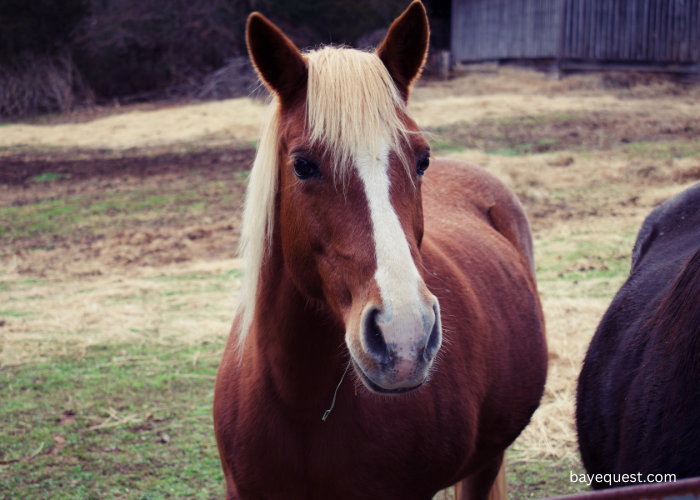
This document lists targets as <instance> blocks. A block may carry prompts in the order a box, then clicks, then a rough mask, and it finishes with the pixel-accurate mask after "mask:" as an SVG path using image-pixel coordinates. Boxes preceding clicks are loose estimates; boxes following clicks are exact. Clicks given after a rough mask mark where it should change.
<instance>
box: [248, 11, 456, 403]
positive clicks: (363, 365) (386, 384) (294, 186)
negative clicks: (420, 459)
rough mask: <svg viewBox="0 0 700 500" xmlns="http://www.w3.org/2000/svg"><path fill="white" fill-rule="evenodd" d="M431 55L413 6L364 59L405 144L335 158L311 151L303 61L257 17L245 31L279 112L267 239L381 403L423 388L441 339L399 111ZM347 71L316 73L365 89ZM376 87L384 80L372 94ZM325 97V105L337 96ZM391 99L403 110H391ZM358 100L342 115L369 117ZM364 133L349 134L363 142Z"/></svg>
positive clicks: (417, 182) (413, 164)
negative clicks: (338, 334) (325, 312)
mask: <svg viewBox="0 0 700 500" xmlns="http://www.w3.org/2000/svg"><path fill="white" fill-rule="evenodd" d="M427 44H428V27H427V17H426V15H425V10H424V8H423V6H422V5H421V4H420V2H414V3H413V4H411V6H410V7H409V8H408V9H407V11H406V12H405V13H404V14H403V15H402V16H401V17H400V18H399V19H397V20H396V21H395V22H394V24H392V26H391V28H390V29H389V33H388V35H387V38H386V39H385V41H384V42H383V43H382V45H381V46H380V47H379V49H377V53H376V55H377V56H378V58H379V60H377V57H374V56H369V55H368V54H363V56H362V57H364V58H365V60H367V61H369V60H368V59H366V58H367V57H374V59H372V61H375V62H376V64H377V65H379V67H381V68H382V70H381V71H380V72H379V73H382V72H383V74H386V73H387V71H388V74H389V75H390V80H391V81H393V85H394V86H395V89H396V90H395V91H394V93H393V94H391V96H394V97H391V96H389V95H387V97H386V99H385V100H384V101H383V102H384V104H386V103H387V102H389V103H390V105H389V106H388V108H390V109H391V113H394V114H396V113H398V115H396V116H398V120H399V121H400V122H401V123H402V126H401V127H399V128H402V129H403V130H407V131H408V132H409V133H408V134H405V137H403V139H402V140H400V141H395V140H392V138H391V137H387V136H386V134H384V133H382V132H383V131H386V130H383V129H382V128H378V129H377V130H375V131H373V132H372V133H370V134H365V135H366V136H367V137H365V138H363V139H362V140H359V141H358V140H352V141H350V140H348V141H345V139H344V138H343V137H340V138H339V140H338V142H339V143H341V144H349V143H352V144H353V145H354V146H353V148H354V149H353V150H352V151H350V154H342V153H339V151H338V150H337V149H334V147H333V145H332V144H327V143H326V144H324V143H322V142H321V143H319V141H318V137H316V138H314V137H313V135H314V131H313V130H309V126H308V120H307V118H308V116H307V112H308V111H309V106H310V105H312V104H313V105H315V104H316V103H315V102H312V96H311V93H310V92H311V91H310V90H309V89H307V82H310V76H309V75H310V73H309V72H308V71H310V70H309V69H308V67H307V66H306V63H307V62H308V61H307V59H305V58H304V57H303V56H302V55H301V54H300V53H299V52H298V50H296V48H295V47H294V46H293V44H292V43H291V42H290V41H289V40H288V39H286V37H284V35H283V34H282V33H281V32H280V31H279V30H278V29H277V28H275V27H274V26H273V25H271V24H270V23H269V21H267V20H265V19H264V18H263V17H262V16H257V17H251V21H249V25H248V45H249V49H250V53H251V58H252V59H253V62H254V63H255V65H256V68H257V69H258V71H259V73H260V75H261V77H262V78H263V80H264V81H265V82H266V83H267V84H268V86H269V87H270V88H271V89H272V90H273V91H274V92H275V93H276V94H277V96H278V98H279V100H280V125H279V131H278V134H279V138H280V140H279V159H278V164H279V166H280V170H279V184H278V196H279V212H278V213H276V226H275V231H276V232H277V233H278V234H280V238H281V247H282V253H283V256H284V260H285V264H286V267H287V269H288V270H289V273H290V275H291V277H292V280H293V281H294V283H295V284H296V286H297V287H298V288H299V290H300V291H301V292H302V293H304V294H305V295H307V296H308V297H310V298H312V299H316V300H319V301H321V302H323V303H325V304H328V306H330V308H331V309H332V310H333V311H334V313H335V314H336V316H337V317H338V319H339V320H340V321H341V322H342V323H343V324H344V325H345V330H346V333H345V341H346V343H347V346H348V349H349V351H350V354H351V356H352V361H353V364H354V367H355V370H356V372H357V374H358V376H359V377H360V379H361V380H362V381H363V382H364V384H365V385H366V386H367V387H368V388H369V389H370V390H372V391H374V392H378V393H383V394H397V393H403V392H407V391H410V390H412V389H415V388H418V387H420V386H421V385H422V384H423V383H424V382H425V380H426V379H427V376H428V370H429V368H430V366H431V364H432V361H433V359H434V357H435V355H436V353H437V351H438V349H439V347H440V344H441V338H442V336H441V326H440V312H439V306H438V302H437V299H436V298H435V297H434V296H433V295H432V294H431V293H430V292H429V291H428V289H427V287H426V285H425V283H424V280H423V275H422V273H423V271H422V269H423V268H422V265H421V256H420V246H421V241H422V238H423V213H422V204H421V187H420V186H421V182H422V174H423V173H424V170H425V168H426V167H427V165H428V163H429V156H430V150H429V146H428V144H427V142H426V141H425V140H424V139H423V138H422V137H421V136H420V134H419V133H418V127H417V126H416V124H415V122H413V120H411V119H410V118H409V117H408V115H406V114H405V112H404V110H403V109H404V107H403V102H405V101H406V100H407V99H408V95H409V91H410V85H411V82H412V81H413V80H414V79H415V78H416V76H417V74H418V73H419V72H420V69H421V67H422V64H423V61H424V59H425V53H426V50H427ZM358 58H359V59H358V61H359V62H357V64H358V65H361V64H362V62H361V61H360V59H362V58H361V57H360V56H358ZM380 61H381V62H380ZM354 63H355V60H353V64H354ZM382 64H383V66H382ZM348 66H352V64H351V65H340V66H337V67H336V69H324V70H323V71H324V72H323V74H324V75H326V74H330V75H332V78H333V81H334V82H336V84H335V85H338V86H342V85H343V83H342V82H343V81H345V80H349V81H354V82H357V83H358V84H361V83H362V82H361V81H362V80H363V78H364V76H365V74H364V73H363V71H364V69H362V68H361V69H360V70H359V71H357V70H356V71H355V73H354V74H352V75H351V74H350V69H349V68H348V69H347V71H348V73H347V74H344V73H343V71H345V68H346V67H348ZM338 68H340V70H338ZM355 69H357V68H355ZM366 71H367V74H369V73H370V72H371V71H375V74H376V67H373V66H372V63H371V62H368V66H367V68H366ZM314 75H316V74H314ZM314 78H317V76H314ZM367 78H370V77H369V76H367ZM314 81H315V80H314ZM338 82H341V83H338ZM381 84H382V81H381V76H380V77H379V79H378V83H377V86H376V87H375V88H381ZM309 85H311V83H309ZM309 88H310V87H309ZM328 90H329V93H333V92H334V90H335V87H329V88H328ZM353 90H354V87H353V88H348V87H346V88H345V90H344V91H341V92H338V93H337V94H338V96H342V97H343V98H346V96H352V95H355V96H357V93H353ZM321 95H326V94H323V93H321ZM397 95H400V98H399V97H395V96H397ZM323 98H324V99H325V97H323ZM392 98H395V99H399V104H401V106H397V107H394V105H393V104H391V103H392V102H395V101H391V99H392ZM348 99H349V100H352V97H349V98H348ZM355 99H356V102H351V103H350V105H349V106H346V107H345V108H342V107H341V115H342V110H343V109H345V110H352V109H361V108H363V106H364V109H365V112H366V110H367V109H368V108H367V106H366V100H369V99H373V97H372V92H368V93H366V94H364V95H360V97H359V98H358V97H355ZM401 99H403V101H401ZM340 101H341V99H340V98H339V99H336V101H334V102H340ZM379 101H381V99H379ZM326 104H327V103H326ZM330 107H331V108H332V107H333V106H332V105H331V106H330ZM372 109H373V108H372ZM385 109H386V106H385ZM337 115H338V114H337V113H329V114H328V116H326V117H324V118H323V120H322V122H323V123H326V122H328V123H331V122H333V120H334V119H336V122H337V121H338V120H337ZM367 116H369V115H367ZM385 116H386V115H385ZM326 119H327V120H326ZM345 119H347V120H348V121H352V119H356V117H354V116H352V115H350V114H347V116H345V117H343V118H341V121H343V120H345ZM370 121H371V120H370ZM363 123H364V122H361V123H360V127H358V126H356V125H357V124H356V125H355V126H354V128H353V126H350V127H348V129H349V130H353V131H354V132H355V135H356V136H362V132H361V126H362V125H363ZM336 125H337V126H336V128H337V130H339V131H341V132H342V131H343V130H345V127H344V126H341V125H338V124H337V123H336ZM368 126H369V125H368ZM311 128H312V129H313V126H312V127H311ZM358 130H360V133H359V134H358V133H357V132H358ZM389 133H391V131H389ZM316 135H317V136H318V135H320V136H323V135H324V132H323V131H321V133H320V134H316ZM329 135H330V136H332V137H336V136H337V135H338V134H335V133H333V134H329ZM340 135H341V136H342V133H341V134H340ZM404 139H405V140H404ZM390 143H391V144H394V146H393V149H392V146H390Z"/></svg>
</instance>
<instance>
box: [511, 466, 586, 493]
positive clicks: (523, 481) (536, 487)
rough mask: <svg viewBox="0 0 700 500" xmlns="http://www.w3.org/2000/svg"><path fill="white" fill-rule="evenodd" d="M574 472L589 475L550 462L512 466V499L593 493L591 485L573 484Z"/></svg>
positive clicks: (581, 468)
mask: <svg viewBox="0 0 700 500" xmlns="http://www.w3.org/2000/svg"><path fill="white" fill-rule="evenodd" d="M572 472H573V473H574V474H579V475H580V474H584V473H585V472H586V471H585V470H584V469H583V467H581V466H580V465H575V466H572V465H571V464H570V463H568V462H560V463H557V462H555V461H549V460H540V461H537V462H519V463H515V464H508V465H507V466H506V477H507V480H508V497H509V499H510V500H531V499H533V498H547V497H553V496H561V495H574V494H576V493H583V492H587V491H589V488H588V486H587V485H585V484H581V483H578V482H576V483H572V482H571V473H572Z"/></svg>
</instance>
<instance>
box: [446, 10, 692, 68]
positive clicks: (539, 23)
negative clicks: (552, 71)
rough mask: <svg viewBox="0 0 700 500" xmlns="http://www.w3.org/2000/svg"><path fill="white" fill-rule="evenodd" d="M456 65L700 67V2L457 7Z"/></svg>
mask: <svg viewBox="0 0 700 500" xmlns="http://www.w3.org/2000/svg"><path fill="white" fill-rule="evenodd" d="M451 45H452V53H453V57H454V59H455V60H456V61H460V62H467V63H468V62H476V61H487V60H504V59H559V60H569V61H589V62H592V61H603V62H616V63H641V62H644V63H662V64H688V63H698V62H700V0H452V40H451Z"/></svg>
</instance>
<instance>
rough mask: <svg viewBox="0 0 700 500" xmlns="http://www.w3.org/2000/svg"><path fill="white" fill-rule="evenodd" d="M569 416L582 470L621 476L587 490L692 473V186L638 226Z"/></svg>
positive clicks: (696, 239) (697, 223)
mask: <svg viewBox="0 0 700 500" xmlns="http://www.w3.org/2000/svg"><path fill="white" fill-rule="evenodd" d="M576 423H577V427H578V440H579V447H580V449H581V458H582V459H583V464H584V465H585V467H586V469H587V471H588V472H589V473H591V474H614V475H616V476H618V475H622V474H627V475H628V481H627V482H617V483H612V479H611V481H610V482H607V483H606V482H602V481H601V482H594V483H593V487H594V488H605V487H609V486H629V485H630V482H637V481H639V480H643V481H644V482H646V481H648V480H649V478H648V475H650V474H651V475H656V474H662V475H663V474H675V475H676V478H677V479H682V478H687V477H694V476H700V184H696V185H695V186H693V187H691V188H689V189H686V190H685V191H683V192H682V193H680V194H678V195H676V196H674V197H673V198H671V199H670V200H667V201H666V202H664V203H663V204H661V205H659V206H658V207H657V208H656V209H655V210H654V211H653V212H652V213H651V214H649V216H648V217H647V218H646V220H645V221H644V224H642V228H641V229H640V230H639V234H638V235H637V241H636V243H635V245H634V250H633V252H632V269H631V271H630V276H629V278H628V279H627V282H626V283H625V284H624V285H623V286H622V288H620V290H619V291H618V292H617V295H615V298H614V299H613V301H612V303H611V304H610V307H609V308H608V310H607V312H606V313H605V315H604V316H603V319H602V320H601V322H600V325H599V326H598V329H597V330H596V333H595V335H594V336H593V340H592V341H591V345H590V346H589V348H588V353H587V354H586V359H585V361H584V363H583V370H582V371H581V376H580V377H579V383H578V394H577V398H576ZM640 473H641V475H637V474H640ZM629 475H632V476H629ZM652 480H654V479H652Z"/></svg>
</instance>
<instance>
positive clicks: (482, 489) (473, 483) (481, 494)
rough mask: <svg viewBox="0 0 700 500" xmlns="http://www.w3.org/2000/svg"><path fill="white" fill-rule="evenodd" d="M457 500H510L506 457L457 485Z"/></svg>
mask: <svg viewBox="0 0 700 500" xmlns="http://www.w3.org/2000/svg"><path fill="white" fill-rule="evenodd" d="M454 488H455V496H454V498H455V500H508V488H507V485H506V461H505V457H504V455H501V456H500V457H499V458H498V459H496V460H494V461H493V462H491V463H490V464H489V465H487V466H486V467H485V468H484V469H482V470H480V471H479V472H477V473H475V474H472V475H471V476H469V477H467V478H465V479H462V480H461V481H460V482H459V483H457V484H455V486H454Z"/></svg>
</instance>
